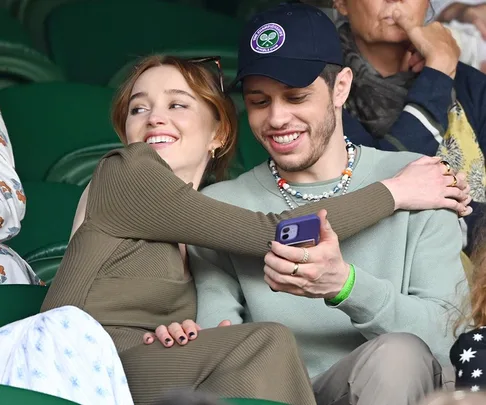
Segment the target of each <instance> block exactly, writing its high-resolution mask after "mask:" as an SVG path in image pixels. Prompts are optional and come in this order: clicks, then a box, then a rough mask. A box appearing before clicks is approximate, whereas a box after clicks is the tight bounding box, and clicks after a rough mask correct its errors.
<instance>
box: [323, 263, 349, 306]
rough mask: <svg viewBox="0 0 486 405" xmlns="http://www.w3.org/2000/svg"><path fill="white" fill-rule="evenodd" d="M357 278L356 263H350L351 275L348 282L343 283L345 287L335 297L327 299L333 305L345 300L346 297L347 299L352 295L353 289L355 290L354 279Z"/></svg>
mask: <svg viewBox="0 0 486 405" xmlns="http://www.w3.org/2000/svg"><path fill="white" fill-rule="evenodd" d="M355 279H356V269H355V268H354V265H352V264H350V265H349V276H348V279H347V280H346V282H345V283H344V285H343V288H342V289H341V291H340V292H339V294H338V295H336V296H335V297H334V298H332V299H330V300H327V302H329V303H330V304H332V305H338V304H340V303H341V302H343V301H344V300H345V299H347V298H348V297H349V296H350V295H351V291H353V287H354V280H355Z"/></svg>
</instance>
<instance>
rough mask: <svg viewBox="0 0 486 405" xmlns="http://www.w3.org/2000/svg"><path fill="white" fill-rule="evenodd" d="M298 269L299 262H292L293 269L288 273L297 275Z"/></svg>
mask: <svg viewBox="0 0 486 405" xmlns="http://www.w3.org/2000/svg"><path fill="white" fill-rule="evenodd" d="M298 271H299V263H294V271H293V272H292V273H291V274H290V275H291V276H295V275H297V272H298Z"/></svg>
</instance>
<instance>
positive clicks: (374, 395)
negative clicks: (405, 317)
mask: <svg viewBox="0 0 486 405" xmlns="http://www.w3.org/2000/svg"><path fill="white" fill-rule="evenodd" d="M442 385H443V378H442V369H441V366H440V365H439V363H438V361H437V360H436V359H435V358H434V356H433V355H432V353H431V352H430V349H429V347H428V346H427V345H426V344H425V343H424V342H423V341H422V340H421V339H420V338H418V337H417V336H415V335H412V334H408V333H389V334H384V335H381V336H379V337H377V338H375V339H373V340H370V341H368V342H366V343H365V344H363V345H361V346H360V347H358V348H357V349H356V350H354V351H353V352H352V353H351V354H349V355H348V356H346V357H345V358H343V359H342V360H341V361H339V362H338V363H336V364H335V365H334V366H333V367H331V368H330V369H329V370H328V371H327V372H325V373H324V374H322V375H321V376H318V377H316V378H315V379H314V381H313V386H314V393H315V395H316V400H317V405H391V404H393V405H415V404H417V403H419V402H420V400H421V399H423V398H424V397H425V396H426V395H428V394H429V393H432V392H434V391H435V390H436V389H438V388H441V387H442Z"/></svg>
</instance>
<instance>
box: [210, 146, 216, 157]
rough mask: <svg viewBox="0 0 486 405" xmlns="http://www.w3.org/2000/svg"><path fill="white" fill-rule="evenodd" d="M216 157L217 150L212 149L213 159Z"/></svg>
mask: <svg viewBox="0 0 486 405" xmlns="http://www.w3.org/2000/svg"><path fill="white" fill-rule="evenodd" d="M215 157H216V149H214V148H213V149H211V159H214V158H215Z"/></svg>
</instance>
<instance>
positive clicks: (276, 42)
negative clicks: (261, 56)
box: [250, 23, 285, 53]
mask: <svg viewBox="0 0 486 405" xmlns="http://www.w3.org/2000/svg"><path fill="white" fill-rule="evenodd" d="M284 42H285V31H284V29H283V28H282V27H281V26H280V25H278V24H275V23H268V24H265V25H262V26H261V27H260V28H258V29H257V30H256V31H255V33H254V34H253V35H252V37H251V40H250V47H251V49H253V50H254V51H255V52H256V53H272V52H275V51H276V50H277V49H279V48H280V47H281V46H282V45H283V43H284Z"/></svg>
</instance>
